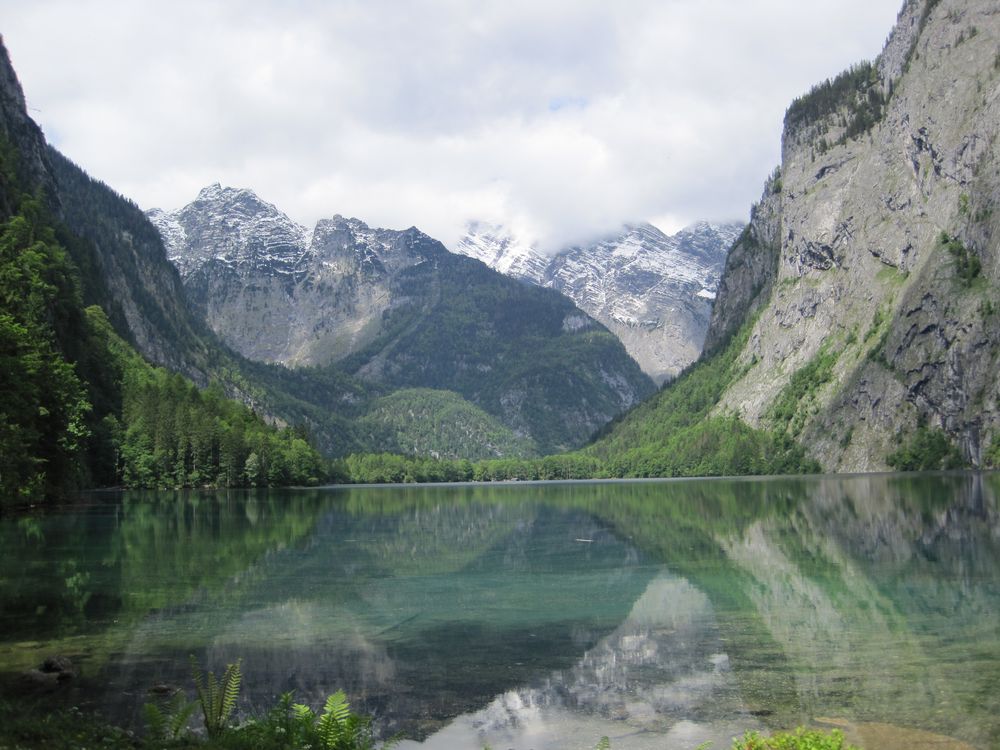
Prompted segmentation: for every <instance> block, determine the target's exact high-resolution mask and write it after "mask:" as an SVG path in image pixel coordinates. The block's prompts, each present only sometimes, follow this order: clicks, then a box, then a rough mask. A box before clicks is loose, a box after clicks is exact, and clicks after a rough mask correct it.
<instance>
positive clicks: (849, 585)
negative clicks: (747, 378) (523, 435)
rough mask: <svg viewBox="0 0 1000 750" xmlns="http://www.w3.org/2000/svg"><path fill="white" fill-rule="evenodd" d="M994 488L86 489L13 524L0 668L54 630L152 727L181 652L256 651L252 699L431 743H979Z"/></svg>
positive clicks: (894, 483)
mask: <svg viewBox="0 0 1000 750" xmlns="http://www.w3.org/2000/svg"><path fill="white" fill-rule="evenodd" d="M997 489H998V479H997V477H996V476H994V475H985V476H984V475H973V474H955V475H927V476H888V475H887V476H864V477H831V478H803V479H769V480H706V481H685V482H624V483H575V484H553V485H508V486H453V487H420V488H375V489H372V488H352V489H329V490H315V491H294V492H292V491H290V492H274V491H271V492H259V493H258V492H249V493H218V494H213V493H208V494H196V493H192V494H176V493H162V494H136V493H126V494H124V495H122V496H97V499H98V500H99V502H95V501H94V500H95V498H94V497H93V496H92V497H91V498H90V499H91V501H92V502H91V503H90V504H89V505H87V506H86V507H81V508H78V509H73V510H70V511H65V512H56V513H50V514H48V515H44V516H39V517H29V518H20V519H4V520H3V521H2V522H0V543H3V545H4V549H5V550H9V552H8V553H7V554H5V555H4V557H3V560H2V562H0V565H2V570H0V626H2V630H0V633H2V634H3V635H2V636H0V639H2V640H0V671H2V672H3V673H5V677H4V676H0V679H2V680H3V682H4V683H6V684H13V683H14V682H16V674H17V673H18V672H19V671H22V670H23V669H25V668H28V667H31V666H34V664H35V663H36V662H37V661H40V659H41V658H44V656H46V655H49V654H51V653H64V654H67V655H69V656H70V657H71V658H73V659H74V660H75V661H77V662H78V663H79V664H80V665H81V667H82V670H83V678H82V679H81V680H79V681H78V682H77V684H76V685H75V686H74V687H71V688H69V689H68V691H67V694H66V695H65V696H63V697H64V699H65V700H67V701H76V702H80V701H81V700H84V699H87V698H89V699H91V700H93V701H94V703H95V704H96V705H98V706H100V707H102V708H103V709H104V710H106V711H108V712H110V713H111V714H113V715H114V716H115V717H117V718H118V719H119V720H122V721H126V722H133V723H135V724H138V723H140V721H139V712H140V710H141V706H142V704H143V703H144V702H145V701H146V700H148V695H147V693H146V690H147V689H148V688H149V687H150V686H152V685H154V684H161V683H162V684H167V685H180V686H189V685H190V678H189V666H188V654H194V655H195V656H196V657H197V658H199V659H200V660H201V662H202V664H206V665H208V666H209V667H210V668H213V669H220V668H221V667H224V665H225V664H226V663H228V662H231V661H234V660H235V659H237V658H242V659H243V666H244V673H245V675H246V678H245V683H244V706H243V708H244V710H245V711H259V710H263V709H265V708H266V707H268V706H270V705H272V704H273V702H274V700H275V698H276V696H277V695H279V694H280V693H282V692H284V691H287V690H294V691H295V695H296V699H297V700H299V701H301V702H306V703H311V704H312V705H317V704H319V703H321V701H322V700H323V698H324V697H325V696H326V695H327V694H329V693H331V692H333V691H334V690H336V689H338V688H344V689H345V690H346V691H347V693H348V696H349V698H350V700H351V701H352V704H353V705H354V706H355V707H356V708H358V709H359V710H362V711H365V712H368V713H371V714H373V715H374V716H375V717H376V720H377V725H378V727H379V729H380V731H381V732H383V733H384V734H391V733H394V732H397V731H402V732H403V733H405V734H406V735H407V736H408V737H409V738H411V739H410V740H408V742H407V744H410V743H415V742H417V741H423V742H424V744H425V745H426V746H427V747H431V748H451V747H477V746H478V747H481V746H482V745H484V744H490V745H493V746H497V747H525V748H527V747H543V746H544V747H574V746H584V747H592V746H593V745H594V744H595V743H596V742H597V740H598V739H599V738H600V737H601V736H602V735H608V736H609V737H611V738H612V746H613V747H616V748H626V747H637V748H638V747H647V746H648V747H652V746H656V747H667V748H671V747H677V748H693V747H695V746H696V745H698V744H699V743H701V742H703V741H705V740H712V741H713V742H715V743H716V745H715V746H716V747H725V746H727V745H728V744H729V739H730V738H731V737H732V736H733V735H735V734H738V733H741V732H742V731H743V730H745V729H749V728H760V729H763V730H768V729H778V728H788V727H793V726H795V725H798V724H802V723H814V722H816V721H817V720H820V719H822V720H823V721H824V722H834V724H835V723H837V722H841V723H843V722H846V725H845V726H847V727H848V731H849V733H850V732H851V731H854V730H853V729H851V727H855V726H862V725H863V726H878V727H884V726H888V725H893V726H902V727H906V731H909V732H912V733H913V734H910V735H906V736H908V737H911V736H928V737H931V736H937V735H949V736H951V737H957V738H960V739H962V740H964V741H966V742H968V743H971V745H972V746H975V747H990V746H993V745H995V744H997V742H998V741H1000V719H998V716H1000V698H998V695H1000V691H998V687H1000V615H998V613H1000V607H998V605H1000V513H998V507H997ZM46 700H51V698H47V699H46ZM827 725H833V724H829V723H828V724H827ZM880 731H881V730H880ZM902 732H903V730H899V734H900V736H903V734H902ZM921 732H923V734H920V733H921ZM927 733H934V734H933V735H931V734H927ZM859 737H860V735H859ZM939 739H940V738H939ZM880 741H881V740H880ZM956 747H958V745H956Z"/></svg>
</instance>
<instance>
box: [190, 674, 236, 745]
mask: <svg viewBox="0 0 1000 750" xmlns="http://www.w3.org/2000/svg"><path fill="white" fill-rule="evenodd" d="M241 661H242V659H237V660H236V663H235V664H227V665H226V671H225V672H224V673H223V674H222V678H221V679H216V677H215V673H214V672H207V674H206V673H203V672H202V671H201V667H200V666H199V665H198V662H197V661H196V660H195V658H194V656H192V657H191V672H192V676H193V677H194V686H195V689H196V690H197V691H198V702H199V703H200V704H201V713H202V716H203V717H204V720H205V731H206V732H208V736H209V737H218V736H219V735H220V734H222V733H223V732H224V731H225V730H226V727H227V726H228V725H229V717H230V716H232V714H233V709H235V708H236V699H237V698H238V697H239V694H240V681H241V680H242V679H243V675H242V674H241V673H240V662H241Z"/></svg>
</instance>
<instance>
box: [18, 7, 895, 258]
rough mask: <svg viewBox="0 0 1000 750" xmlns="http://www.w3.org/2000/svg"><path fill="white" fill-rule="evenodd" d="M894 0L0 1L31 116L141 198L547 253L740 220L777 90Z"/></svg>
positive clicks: (767, 151)
mask: <svg viewBox="0 0 1000 750" xmlns="http://www.w3.org/2000/svg"><path fill="white" fill-rule="evenodd" d="M901 3H902V0H838V1H837V2H824V3H818V2H813V1H812V0H603V1H602V2H591V1H590V0H566V1H564V0H497V1H493V0H440V1H435V2H424V1H422V0H393V1H390V0H324V1H322V2H321V1H319V0H289V1H287V2H277V1H275V2H261V1H254V0H249V1H248V0H241V1H240V2H236V1H235V0H233V1H232V2H216V1H214V0H199V1H197V2H184V1H180V0H170V2H142V1H141V0H124V1H112V0H88V1H86V2H84V1H81V0H0V23H2V28H0V32H2V33H3V35H4V41H5V43H6V45H7V47H8V50H9V51H10V54H11V57H12V60H13V63H14V67H15V69H16V70H17V72H18V74H19V76H20V79H21V83H22V85H23V86H24V89H25V93H26V96H27V100H28V106H29V112H30V114H31V115H32V117H34V119H35V120H36V121H37V122H38V123H39V124H40V125H41V126H42V128H43V129H44V130H45V133H46V135H47V137H48V139H49V140H50V142H52V143H53V144H54V145H55V146H56V147H57V148H59V149H60V150H61V151H62V152H63V153H64V154H66V155H67V156H68V157H69V158H71V159H73V160H74V161H76V162H77V163H78V164H80V165H81V166H82V167H84V168H85V169H86V170H87V171H88V172H89V173H90V174H91V175H93V176H95V177H97V178H99V179H101V180H103V181H105V182H106V183H108V184H110V185H111V186H112V187H114V188H115V189H116V190H118V191H119V192H121V193H123V194H125V195H126V196H128V197H130V198H132V199H133V200H135V201H136V202H137V203H139V205H141V206H142V207H144V208H150V207H153V206H157V207H160V208H165V209H174V208H179V207H181V206H182V205H184V204H186V203H188V202H190V201H191V200H192V199H193V198H194V196H195V195H196V194H197V192H198V190H199V189H200V188H201V187H203V186H205V185H207V184H210V183H212V182H221V183H223V184H228V185H232V186H235V187H250V188H253V189H254V190H255V191H256V192H257V193H258V194H259V195H260V196H261V197H262V198H264V199H265V200H268V201H270V202H272V203H275V204H276V205H277V206H278V207H279V208H281V209H283V210H284V211H285V212H286V213H288V214H289V215H290V216H291V217H292V218H293V219H295V220H297V221H299V222H302V223H304V224H307V225H312V224H313V223H314V222H315V221H316V220H317V219H319V218H322V217H325V216H331V215H333V214H335V213H339V214H344V215H348V216H357V217H359V218H361V219H363V220H365V221H367V222H368V223H369V224H372V225H378V226H385V227H390V228H404V227H407V226H410V225H416V226H418V227H420V228H421V229H423V230H424V231H426V232H428V233H429V234H431V235H433V236H436V237H438V238H439V239H442V240H443V241H445V242H446V243H450V242H453V241H454V240H455V239H456V238H457V237H458V236H459V234H460V232H461V229H462V226H463V224H464V223H465V222H466V221H468V220H470V219H482V220H487V221H495V222H499V223H504V224H507V225H508V226H510V227H511V228H512V229H513V230H514V231H516V232H518V233H519V234H521V235H523V236H526V237H533V238H535V239H536V240H537V241H540V242H541V243H543V244H544V245H545V246H546V247H548V248H549V249H552V248H556V247H557V246H559V245H562V244H564V243H566V242H569V241H574V240H579V239H583V238H585V237H587V236H589V235H593V234H595V233H600V232H604V231H608V230H610V229H612V228H614V227H616V226H619V225H620V224H621V223H623V222H630V221H641V220H651V221H653V223H656V224H657V225H659V226H660V227H661V228H663V229H666V230H668V231H670V230H674V229H677V228H679V227H680V226H682V225H684V224H687V223H689V222H691V221H694V220H696V219H701V218H705V219H711V220H726V219H742V220H745V219H746V218H747V216H748V213H749V208H750V204H751V203H752V202H753V201H754V200H756V199H757V198H758V197H759V196H760V191H761V188H762V185H763V180H764V178H765V177H766V176H767V174H768V173H769V172H770V171H771V169H772V168H773V167H774V165H776V164H777V163H778V159H779V146H780V136H781V120H782V116H783V114H784V110H785V108H786V107H787V105H788V104H789V102H790V101H791V99H792V98H794V97H795V96H797V95H799V94H801V93H803V92H805V91H806V90H808V89H809V87H810V86H811V85H812V84H814V83H816V82H818V81H821V80H823V79H824V78H827V77H829V76H832V75H835V74H836V73H838V72H839V71H840V70H842V69H843V68H845V67H847V66H848V65H850V64H851V63H854V62H857V61H859V60H861V59H865V58H867V59H871V58H873V57H874V56H875V55H877V54H878V52H879V51H880V50H881V47H882V44H883V42H884V40H885V37H886V36H887V35H888V33H889V31H890V29H891V27H892V24H893V23H894V21H895V18H896V13H897V11H898V10H899V8H900V6H901Z"/></svg>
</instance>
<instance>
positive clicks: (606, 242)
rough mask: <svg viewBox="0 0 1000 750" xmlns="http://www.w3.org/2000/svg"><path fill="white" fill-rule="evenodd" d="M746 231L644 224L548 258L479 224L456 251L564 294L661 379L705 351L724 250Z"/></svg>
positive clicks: (731, 227)
mask: <svg viewBox="0 0 1000 750" xmlns="http://www.w3.org/2000/svg"><path fill="white" fill-rule="evenodd" d="M742 229H743V225H742V224H740V223H735V222H734V223H724V224H712V223H709V222H704V221H702V222H697V223H696V224H692V225H691V226H689V227H687V228H685V229H683V230H681V231H680V232H678V233H677V234H674V235H669V236H668V235H666V234H664V233H663V232H661V231H660V230H659V229H657V228H656V227H654V226H652V225H651V224H639V225H636V226H626V227H625V228H624V229H623V230H622V232H621V233H620V234H618V235H617V236H614V237H611V238H607V239H603V240H599V241H597V242H593V243H590V244H587V245H582V246H574V247H570V248H566V249H564V250H562V251H560V252H558V253H556V254H555V255H554V256H547V255H544V254H542V253H541V252H539V251H538V250H537V249H535V248H534V247H532V246H531V245H530V244H528V243H526V242H523V241H521V240H519V239H518V238H517V237H514V236H512V235H511V234H510V233H508V232H506V231H505V230H504V228H503V227H500V226H496V225H490V224H483V223H473V224H471V225H470V226H469V229H468V232H467V233H466V235H465V236H464V237H463V238H462V239H461V240H460V241H459V242H458V244H457V245H456V246H455V248H454V251H455V252H458V253H461V254H463V255H468V256H470V257H473V258H477V259H479V260H481V261H483V262H484V263H486V264H487V265H489V266H490V267H492V268H494V269H496V270H497V271H500V272H501V273H504V274H507V275H508V276H513V277H516V278H520V279H525V280H527V281H530V282H532V283H534V284H537V285H539V286H544V287H550V288H552V289H556V290H558V291H560V292H562V293H563V294H565V295H566V296H568V297H569V298H570V299H572V300H573V301H574V302H575V303H576V304H577V305H578V306H579V307H580V308H581V309H583V310H585V311H586V312H588V313H589V314H590V315H592V316H593V317H594V318H596V319H597V320H599V321H600V322H601V323H603V324H604V325H606V326H607V327H608V328H609V329H610V330H611V331H612V333H614V334H615V335H616V336H618V338H619V339H621V341H622V343H623V344H624V345H625V348H626V349H627V350H628V352H629V354H631V355H632V356H633V357H634V358H635V360H636V361H637V362H638V363H639V365H640V366H641V367H642V369H643V370H644V371H645V372H646V374H648V375H649V376H650V377H652V378H653V379H654V380H656V381H657V382H662V381H663V380H665V379H666V378H668V377H671V376H674V375H676V374H677V373H678V372H680V371H681V370H682V369H683V368H684V367H685V366H687V365H688V364H690V363H691V362H693V361H694V360H695V359H697V357H698V355H699V354H700V353H701V348H702V344H703V343H704V341H705V332H706V331H707V330H708V321H709V316H710V314H711V307H712V300H713V299H714V298H715V291H716V288H717V286H718V283H719V277H720V276H721V274H722V267H723V264H724V263H725V259H726V252H727V251H728V249H729V247H730V245H732V243H733V242H734V241H735V239H736V237H737V236H738V235H739V233H740V231H741V230H742Z"/></svg>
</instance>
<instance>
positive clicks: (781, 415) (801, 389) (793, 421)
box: [768, 344, 838, 437]
mask: <svg viewBox="0 0 1000 750" xmlns="http://www.w3.org/2000/svg"><path fill="white" fill-rule="evenodd" d="M837 359H838V354H837V352H834V351H830V347H829V346H828V345H826V344H824V345H823V346H822V347H820V350H819V352H817V353H816V356H814V357H813V358H812V359H811V360H809V362H807V363H806V364H805V365H804V366H803V367H802V368H801V369H799V370H797V371H796V372H795V374H794V375H792V377H791V380H789V381H788V385H786V386H785V387H784V388H782V390H781V393H779V394H778V397H777V398H776V399H775V400H774V403H773V404H772V405H771V408H770V410H769V412H768V416H769V417H770V418H771V419H772V420H773V422H774V424H775V428H776V429H778V430H779V431H780V432H781V433H782V434H784V433H786V432H787V433H788V434H789V435H790V436H791V437H797V436H798V434H799V433H800V432H802V427H803V426H804V424H805V420H806V417H807V416H808V409H809V406H810V404H812V402H813V399H814V398H815V395H816V391H817V390H819V388H820V386H822V385H824V384H826V383H829V382H830V381H831V380H832V379H833V367H834V365H835V364H836V363H837Z"/></svg>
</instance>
